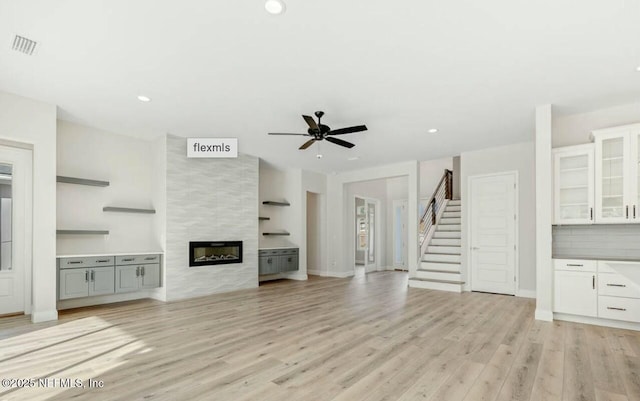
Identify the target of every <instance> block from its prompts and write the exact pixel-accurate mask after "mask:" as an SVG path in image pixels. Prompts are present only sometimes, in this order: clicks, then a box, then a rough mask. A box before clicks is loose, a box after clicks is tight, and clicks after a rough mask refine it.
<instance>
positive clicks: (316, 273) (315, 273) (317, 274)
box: [307, 269, 322, 276]
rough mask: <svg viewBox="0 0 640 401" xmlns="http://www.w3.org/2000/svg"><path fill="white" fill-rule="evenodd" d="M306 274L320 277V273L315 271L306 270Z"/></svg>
mask: <svg viewBox="0 0 640 401" xmlns="http://www.w3.org/2000/svg"><path fill="white" fill-rule="evenodd" d="M307 274H308V275H310V276H322V272H321V271H320V270H315V269H307Z"/></svg>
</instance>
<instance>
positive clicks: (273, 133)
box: [267, 132, 309, 136]
mask: <svg viewBox="0 0 640 401" xmlns="http://www.w3.org/2000/svg"><path fill="white" fill-rule="evenodd" d="M267 135H296V136H297V135H300V136H309V134H281V133H279V132H269V133H268V134H267Z"/></svg>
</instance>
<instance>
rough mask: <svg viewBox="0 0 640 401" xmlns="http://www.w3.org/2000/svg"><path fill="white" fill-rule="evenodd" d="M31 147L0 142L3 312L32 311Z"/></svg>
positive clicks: (0, 304) (0, 294) (0, 307)
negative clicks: (7, 145)
mask: <svg viewBox="0 0 640 401" xmlns="http://www.w3.org/2000/svg"><path fill="white" fill-rule="evenodd" d="M31 163H32V153H31V150H26V149H18V148H11V147H6V146H0V198H2V199H1V200H0V220H2V221H0V228H1V229H0V244H1V246H0V315H6V314H14V313H22V312H24V313H30V312H31V302H30V300H31V232H32V228H31V224H32V217H31V213H32V208H31V205H32V164H31Z"/></svg>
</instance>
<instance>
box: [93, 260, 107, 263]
mask: <svg viewBox="0 0 640 401" xmlns="http://www.w3.org/2000/svg"><path fill="white" fill-rule="evenodd" d="M108 261H109V259H99V260H96V262H98V263H107V262H108Z"/></svg>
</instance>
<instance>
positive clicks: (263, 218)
mask: <svg viewBox="0 0 640 401" xmlns="http://www.w3.org/2000/svg"><path fill="white" fill-rule="evenodd" d="M258 220H271V217H262V216H260V217H258Z"/></svg>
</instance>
